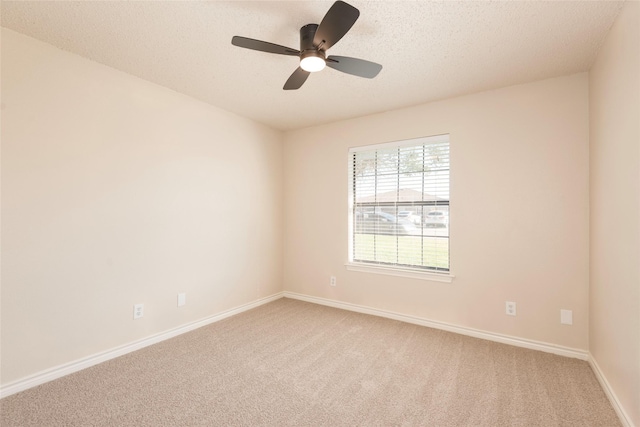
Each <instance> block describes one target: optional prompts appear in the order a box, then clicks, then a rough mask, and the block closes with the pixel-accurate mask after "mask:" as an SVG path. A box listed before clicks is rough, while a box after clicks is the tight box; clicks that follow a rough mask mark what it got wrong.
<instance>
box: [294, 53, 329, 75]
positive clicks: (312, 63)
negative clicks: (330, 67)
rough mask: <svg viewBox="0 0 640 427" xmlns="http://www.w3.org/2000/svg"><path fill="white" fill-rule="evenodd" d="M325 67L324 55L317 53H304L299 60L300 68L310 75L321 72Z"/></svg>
mask: <svg viewBox="0 0 640 427" xmlns="http://www.w3.org/2000/svg"><path fill="white" fill-rule="evenodd" d="M326 65H327V63H326V62H325V60H324V55H323V54H322V53H321V52H317V51H310V52H304V53H303V54H302V58H301V59H300V68H302V69H303V70H305V71H308V72H310V73H315V72H316V71H321V70H322V69H324V67H325V66H326Z"/></svg>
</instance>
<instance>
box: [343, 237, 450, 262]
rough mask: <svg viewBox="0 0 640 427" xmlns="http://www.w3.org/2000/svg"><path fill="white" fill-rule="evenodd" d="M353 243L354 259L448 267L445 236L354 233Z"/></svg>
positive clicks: (447, 240)
mask: <svg viewBox="0 0 640 427" xmlns="http://www.w3.org/2000/svg"><path fill="white" fill-rule="evenodd" d="M374 239H375V246H374ZM354 243H355V245H354V247H355V259H356V260H359V261H375V262H386V263H392V264H405V265H415V266H419V267H420V266H421V267H431V268H434V267H437V268H446V269H448V268H449V239H447V238H442V237H426V236H425V237H422V236H387V235H374V234H356V235H355V241H354ZM365 248H374V249H371V250H364V249H365Z"/></svg>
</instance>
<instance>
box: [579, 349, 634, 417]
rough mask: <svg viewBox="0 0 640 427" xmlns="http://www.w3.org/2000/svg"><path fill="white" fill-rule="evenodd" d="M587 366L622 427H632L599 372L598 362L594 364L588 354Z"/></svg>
mask: <svg viewBox="0 0 640 427" xmlns="http://www.w3.org/2000/svg"><path fill="white" fill-rule="evenodd" d="M589 365H590V366H591V369H592V370H593V373H594V374H595V375H596V378H597V379H598V382H599V383H600V386H602V389H603V390H604V394H606V395H607V397H608V398H609V402H611V406H613V410H614V411H616V414H618V418H620V423H622V425H623V426H624V427H633V422H631V418H630V417H629V416H628V415H627V413H626V412H625V410H624V408H623V407H622V405H621V404H620V401H619V400H618V397H617V396H616V394H615V393H614V392H613V389H612V388H611V385H609V381H607V378H606V377H605V376H604V374H603V373H602V371H601V370H600V366H598V362H596V359H594V358H593V355H592V354H591V353H589Z"/></svg>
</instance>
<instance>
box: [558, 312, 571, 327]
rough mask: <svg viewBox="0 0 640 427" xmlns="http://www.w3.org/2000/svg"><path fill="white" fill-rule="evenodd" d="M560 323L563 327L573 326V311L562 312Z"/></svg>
mask: <svg viewBox="0 0 640 427" xmlns="http://www.w3.org/2000/svg"><path fill="white" fill-rule="evenodd" d="M560 323H562V324H563V325H573V311H571V310H560Z"/></svg>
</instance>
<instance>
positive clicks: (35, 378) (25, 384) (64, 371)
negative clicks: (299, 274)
mask: <svg viewBox="0 0 640 427" xmlns="http://www.w3.org/2000/svg"><path fill="white" fill-rule="evenodd" d="M283 296H284V295H283V292H278V293H277V294H274V295H271V296H268V297H265V298H260V299H258V300H255V301H252V302H250V303H247V304H243V305H241V306H238V307H235V308H232V309H229V310H226V311H223V312H221V313H218V314H214V315H212V316H209V317H205V318H204V319H200V320H197V321H195V322H192V323H187V324H186V325H182V326H179V327H177V328H173V329H169V330H168V331H165V332H161V333H159V334H155V335H152V336H150V337H147V338H143V339H141V340H138V341H134V342H132V343H129V344H125V345H122V346H120V347H116V348H112V349H110V350H106V351H103V352H101V353H97V354H93V355H91V356H88V357H84V358H82V359H78V360H74V361H73V362H69V363H65V364H64V365H59V366H56V367H53V368H50V369H46V370H44V371H40V372H37V373H35V374H33V375H30V376H28V377H25V378H21V379H19V380H16V381H13V382H11V383H8V384H3V385H2V386H0V398H3V397H6V396H10V395H12V394H15V393H18V392H20V391H23V390H27V389H29V388H31V387H35V386H37V385H40V384H44V383H46V382H49V381H52V380H55V379H57V378H60V377H63V376H65V375H69V374H72V373H74V372H78V371H80V370H82V369H86V368H88V367H90V366H94V365H97V364H98V363H102V362H106V361H107V360H110V359H115V358H116V357H119V356H122V355H124V354H127V353H131V352H132V351H136V350H139V349H141V348H144V347H147V346H150V345H153V344H156V343H159V342H160V341H164V340H167V339H169V338H173V337H175V336H178V335H181V334H184V333H186V332H189V331H192V330H194V329H197V328H201V327H202V326H206V325H209V324H211V323H215V322H218V321H220V320H222V319H226V318H227V317H230V316H233V315H235V314H238V313H242V312H243V311H247V310H251V309H252V308H255V307H258V306H260V305H263V304H267V303H269V302H271V301H275V300H277V299H280V298H282V297H283Z"/></svg>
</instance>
